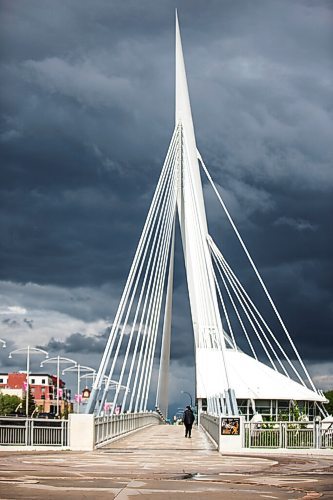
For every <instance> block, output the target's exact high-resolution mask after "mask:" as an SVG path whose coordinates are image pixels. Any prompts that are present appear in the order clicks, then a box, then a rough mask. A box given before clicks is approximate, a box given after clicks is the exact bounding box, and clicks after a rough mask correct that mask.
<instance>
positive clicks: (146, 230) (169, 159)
mask: <svg viewBox="0 0 333 500" xmlns="http://www.w3.org/2000/svg"><path fill="white" fill-rule="evenodd" d="M178 135H179V129H178V127H176V128H175V130H174V132H173V136H172V139H171V141H170V145H169V148H168V152H167V155H166V159H165V162H164V165H163V168H162V171H161V175H160V178H159V180H158V184H157V186H156V190H155V193H154V196H153V199H152V203H151V205H150V208H149V211H148V215H147V219H146V221H145V224H144V227H143V230H142V233H141V237H140V240H139V243H138V246H137V250H136V252H135V255H134V259H133V262H132V265H131V269H130V272H129V275H128V278H127V282H126V285H125V288H124V291H123V294H122V297H121V300H120V303H119V306H118V310H117V313H116V316H115V319H114V322H113V325H112V329H111V332H110V335H109V339H108V342H107V345H106V348H105V351H104V354H103V357H102V361H101V364H100V368H99V371H98V374H97V376H96V380H95V383H94V386H93V390H92V394H91V397H90V399H89V403H88V405H87V412H88V413H89V412H90V413H92V412H93V411H94V408H95V406H96V403H97V399H98V397H99V396H98V395H99V392H100V390H101V388H102V382H103V380H104V377H105V373H106V371H107V366H108V364H109V362H110V358H111V353H112V350H113V347H114V343H115V340H116V336H117V331H118V329H119V326H120V324H121V323H122V322H123V316H124V313H125V311H126V308H127V306H128V300H129V297H130V294H131V292H133V286H135V285H134V280H135V278H136V276H137V274H138V271H139V269H140V263H142V261H143V260H144V257H145V255H146V253H147V248H148V246H149V244H150V241H151V239H152V235H153V234H154V228H155V227H156V221H157V220H158V219H159V213H160V211H161V206H162V204H163V202H165V194H166V189H167V186H168V185H169V184H170V179H171V176H172V171H173V165H174V156H175V151H176V150H177V142H178V140H179V138H178ZM110 379H111V377H110ZM103 399H105V396H104V397H103ZM101 406H102V405H101V404H100V408H99V411H100V410H101Z"/></svg>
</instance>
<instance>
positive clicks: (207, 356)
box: [196, 348, 326, 402]
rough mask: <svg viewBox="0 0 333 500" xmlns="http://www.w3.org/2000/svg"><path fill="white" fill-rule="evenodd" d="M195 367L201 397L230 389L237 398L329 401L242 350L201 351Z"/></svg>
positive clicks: (198, 394)
mask: <svg viewBox="0 0 333 500" xmlns="http://www.w3.org/2000/svg"><path fill="white" fill-rule="evenodd" d="M224 362H225V364H226V366H227V374H228V380H229V384H227V375H226V370H225V369H224ZM196 367H197V397H199V398H205V397H207V396H208V397H209V396H214V395H216V394H220V393H222V394H223V393H224V391H225V390H226V389H227V388H228V386H229V387H230V388H232V389H234V390H235V393H236V398H237V399H280V400H291V399H293V400H296V401H318V402H320V401H321V402H324V401H326V399H325V397H323V396H321V395H319V394H317V393H316V392H314V391H313V390H311V389H308V388H307V387H304V386H303V385H302V384H300V383H298V382H295V381H294V380H292V379H290V378H288V377H286V376H285V375H282V374H281V373H279V372H277V371H275V370H273V368H270V367H269V366H267V365H265V364H264V363H261V362H260V361H257V360H256V359H254V358H252V357H251V356H248V355H247V354H245V353H243V352H240V351H234V350H232V349H227V350H225V351H224V353H222V352H221V351H217V350H215V349H204V348H198V349H196Z"/></svg>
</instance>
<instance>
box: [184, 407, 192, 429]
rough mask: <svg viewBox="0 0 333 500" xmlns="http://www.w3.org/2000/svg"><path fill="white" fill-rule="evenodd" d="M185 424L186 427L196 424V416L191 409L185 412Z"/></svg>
mask: <svg viewBox="0 0 333 500" xmlns="http://www.w3.org/2000/svg"><path fill="white" fill-rule="evenodd" d="M183 422H184V424H185V425H192V424H193V422H194V414H193V411H192V410H190V409H189V408H187V409H186V410H185V411H184V415H183Z"/></svg>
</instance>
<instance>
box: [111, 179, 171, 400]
mask: <svg viewBox="0 0 333 500" xmlns="http://www.w3.org/2000/svg"><path fill="white" fill-rule="evenodd" d="M175 175H176V174H175V172H174V171H173V175H172V178H171V181H170V186H169V188H168V191H167V192H166V194H165V198H164V201H165V203H166V205H165V210H166V213H163V214H161V215H162V216H161V217H160V219H159V223H158V224H157V227H156V231H155V235H154V239H153V243H152V246H151V248H150V249H149V250H150V252H149V258H148V263H147V266H146V268H145V272H144V279H143V284H142V287H141V292H140V295H139V299H138V303H137V307H136V313H135V316H134V320H133V324H132V329H131V333H130V337H129V341H128V344H127V350H126V354H125V358H124V361H123V364H122V370H121V374H120V379H119V382H120V383H122V379H123V376H124V372H125V368H126V366H127V360H128V355H129V351H130V347H131V343H132V339H133V334H134V330H135V329H136V326H137V319H138V316H139V313H140V312H141V313H142V317H144V314H145V309H146V303H147V299H148V297H149V293H150V288H151V283H152V281H154V279H155V280H156V279H157V277H158V276H159V275H160V269H159V268H160V260H161V256H162V258H163V253H164V252H165V245H166V243H165V241H166V239H167V238H166V231H165V229H166V227H167V226H168V224H169V219H170V217H171V215H170V211H172V204H171V203H170V202H169V200H170V199H172V192H173V191H174V182H175ZM167 243H168V242H167ZM148 278H149V282H148V286H147V287H146V283H147V280H148ZM144 295H145V303H144V306H143V308H142V309H141V302H142V298H143V296H144ZM126 319H128V318H126ZM140 324H141V325H142V321H141V323H140ZM137 335H139V331H138V332H137ZM117 355H118V353H117ZM118 392H119V391H118ZM118 392H116V395H115V399H114V403H113V407H115V403H116V399H117V397H118Z"/></svg>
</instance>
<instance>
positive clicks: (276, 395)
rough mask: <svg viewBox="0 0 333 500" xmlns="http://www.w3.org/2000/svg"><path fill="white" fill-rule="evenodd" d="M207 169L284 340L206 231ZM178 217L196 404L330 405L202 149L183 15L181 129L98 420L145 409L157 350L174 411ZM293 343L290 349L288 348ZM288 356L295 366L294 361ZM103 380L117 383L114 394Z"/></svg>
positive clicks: (143, 243) (226, 408) (98, 399)
mask: <svg viewBox="0 0 333 500" xmlns="http://www.w3.org/2000/svg"><path fill="white" fill-rule="evenodd" d="M200 166H201V167H202V168H203V170H204V172H205V173H206V175H207V177H208V181H209V182H210V183H211V184H212V187H213V190H214V191H215V193H216V195H217V197H218V199H219V201H220V203H221V205H222V207H223V209H224V212H225V213H226V215H227V217H228V219H229V221H230V223H231V225H232V227H233V229H234V230H235V232H236V235H237V237H238V239H239V241H240V244H241V246H242V247H243V250H244V251H245V253H246V255H247V257H248V259H249V262H250V264H251V266H252V267H253V269H254V272H255V274H256V276H257V278H258V279H259V282H260V284H261V286H262V287H263V290H264V292H265V293H266V296H267V299H268V301H269V302H270V304H271V306H272V308H273V310H274V312H275V314H276V316H277V318H278V320H279V322H280V325H281V330H282V333H283V335H284V338H283V340H282V341H281V340H280V339H279V338H278V337H277V335H276V334H275V333H273V331H272V330H271V329H270V327H269V326H268V324H267V323H266V321H265V319H264V318H263V316H262V315H261V314H260V312H259V310H258V309H257V307H256V306H255V304H254V303H253V301H252V300H251V298H250V297H249V295H248V294H247V292H246V290H245V289H244V287H243V286H242V284H241V282H240V281H239V280H238V278H237V277H236V275H235V273H234V272H233V270H232V269H231V267H230V266H229V264H228V262H227V261H226V259H225V258H224V256H223V254H222V252H221V251H220V250H219V249H218V247H217V245H216V244H215V243H214V241H213V240H212V238H211V236H210V235H209V232H208V226H207V218H206V211H205V203H204V197H203V189H202V182H201V176H200ZM177 213H178V220H179V226H180V232H181V239H182V247H183V254H184V260H185V270H186V276H187V284H188V291H189V299H190V308H191V316H192V325H193V335H194V341H195V369H196V388H195V390H196V398H197V400H198V402H199V406H200V405H201V401H202V400H203V399H205V400H207V404H208V409H209V410H212V411H214V412H217V413H221V412H223V413H225V414H230V415H235V414H238V401H239V400H248V401H252V402H253V406H254V408H253V410H255V401H256V400H267V399H270V400H273V399H274V400H289V401H290V400H293V401H300V400H301V401H310V402H313V404H319V403H321V402H323V401H325V398H324V397H323V395H322V394H320V393H319V392H318V391H317V390H316V388H315V386H314V384H313V382H312V380H311V378H310V376H309V374H308V372H307V370H306V367H305V365H304V363H303V361H302V359H301V357H300V356H299V354H298V352H297V349H296V347H295V345H294V343H293V341H292V339H291V337H290V335H289V333H288V331H287V329H286V327H285V325H284V323H283V321H282V319H281V317H280V315H279V313H278V311H277V309H276V307H275V305H274V302H273V300H272V299H271V297H270V295H269V293H268V291H267V288H266V287H265V285H264V283H263V281H262V279H261V276H260V274H259V272H258V270H257V268H256V267H255V264H254V262H253V260H252V259H251V256H250V254H249V252H248V250H247V248H246V247H245V244H244V242H243V240H242V238H241V236H240V234H239V232H238V231H237V228H236V226H235V225H234V222H233V221H232V219H231V216H230V214H229V212H228V211H227V209H226V207H225V205H224V202H223V200H222V198H221V196H220V194H219V192H218V190H217V189H216V187H215V185H214V183H213V181H212V179H211V177H210V175H209V172H208V170H207V168H206V166H205V164H204V162H203V160H202V158H201V156H200V154H199V153H198V150H197V146H196V140H195V134H194V127H193V121H192V113H191V106H190V99H189V93H188V87H187V79H186V72H185V64H184V59H183V51H182V43H181V37H180V31H179V24H178V18H177V15H176V116H175V129H174V132H173V135H172V138H171V142H170V145H169V148H168V151H167V155H166V158H165V161H164V165H163V168H162V171H161V175H160V178H159V180H158V184H157V187H156V190H155V193H154V196H153V200H152V203H151V206H150V208H149V212H148V215H147V219H146V221H145V224H144V227H143V230H142V233H141V237H140V240H139V243H138V246H137V249H136V253H135V256H134V259H133V262H132V266H131V268H130V272H129V275H128V278H127V282H126V285H125V288H124V291H123V294H122V297H121V300H120V303H119V306H118V310H117V313H116V315H115V318H114V322H113V324H112V328H111V332H110V336H109V339H108V341H107V345H106V347H105V351H104V354H103V357H102V360H101V364H100V367H99V370H98V373H97V376H96V379H95V382H94V385H93V390H92V393H91V396H90V399H89V402H88V405H87V412H90V413H93V412H95V413H96V414H97V415H100V414H101V413H103V411H104V408H105V405H106V403H107V402H108V407H110V408H111V412H112V413H113V412H114V411H115V410H116V408H118V409H117V411H119V410H120V411H128V412H140V411H145V410H146V409H147V405H148V398H149V394H150V392H149V391H150V387H151V381H152V374H153V368H154V365H155V364H156V363H154V361H157V362H158V359H156V358H157V354H156V353H157V351H158V349H157V347H158V346H159V344H160V347H159V353H160V362H159V375H158V387H157V394H156V400H155V401H156V406H157V407H159V408H160V410H161V411H162V413H163V414H164V415H165V416H166V415H167V408H168V392H169V387H168V381H169V364H170V342H171V320H172V291H173V272H174V244H175V223H176V216H177ZM230 309H231V313H230ZM163 311H164V314H163ZM228 311H229V312H228ZM162 316H163V318H162ZM235 323H236V326H235ZM161 331H162V332H161ZM159 332H160V333H161V334H160V335H159ZM240 338H242V345H243V344H244V343H245V342H246V345H247V346H248V351H249V353H248V354H246V353H245V352H243V350H241V349H240V348H239V339H240ZM286 343H287V344H288V349H289V350H288V349H287V348H285V344H286ZM290 352H291V353H292V356H291V357H292V359H293V360H296V362H292V360H291V359H290V354H288V353H290ZM262 358H264V359H265V363H263V362H262V361H261V359H262ZM266 363H267V364H266ZM105 380H107V381H108V380H109V381H111V380H116V381H117V384H115V385H113V386H112V387H113V390H112V391H110V384H109V383H104V382H105Z"/></svg>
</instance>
